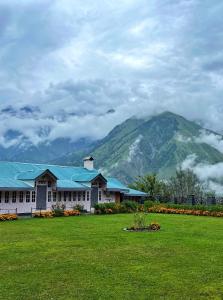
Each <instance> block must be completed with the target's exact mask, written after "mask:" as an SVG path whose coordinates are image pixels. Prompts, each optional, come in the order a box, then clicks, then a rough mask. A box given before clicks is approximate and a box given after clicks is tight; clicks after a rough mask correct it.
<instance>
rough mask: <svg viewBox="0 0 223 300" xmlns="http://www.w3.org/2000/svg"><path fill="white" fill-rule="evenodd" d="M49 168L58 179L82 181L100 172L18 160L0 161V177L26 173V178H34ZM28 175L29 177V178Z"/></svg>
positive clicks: (17, 175)
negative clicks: (19, 161)
mask: <svg viewBox="0 0 223 300" xmlns="http://www.w3.org/2000/svg"><path fill="white" fill-rule="evenodd" d="M46 170H49V171H50V172H51V173H53V174H54V175H55V176H56V177H57V178H58V179H60V180H67V179H69V180H74V181H76V180H77V181H78V179H81V180H80V181H84V180H82V179H89V178H92V179H93V178H95V177H96V176H97V175H98V174H100V173H99V172H98V171H97V170H87V169H85V168H83V167H70V166H58V165H49V164H33V163H18V162H6V161H2V162H0V178H13V179H18V178H21V177H23V176H24V175H26V180H32V179H35V176H36V175H38V174H41V173H42V172H44V171H46ZM29 175H30V178H29Z"/></svg>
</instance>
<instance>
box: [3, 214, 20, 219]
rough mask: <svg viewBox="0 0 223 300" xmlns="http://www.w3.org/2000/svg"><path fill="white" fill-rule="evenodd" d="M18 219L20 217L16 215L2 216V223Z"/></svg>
mask: <svg viewBox="0 0 223 300" xmlns="http://www.w3.org/2000/svg"><path fill="white" fill-rule="evenodd" d="M17 219H18V217H17V215H16V214H0V221H14V220H17Z"/></svg>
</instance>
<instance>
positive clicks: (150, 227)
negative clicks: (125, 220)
mask: <svg viewBox="0 0 223 300" xmlns="http://www.w3.org/2000/svg"><path fill="white" fill-rule="evenodd" d="M124 230H125V231H133V232H134V231H136V232H142V231H158V230H160V225H159V224H158V223H156V222H152V223H151V224H150V225H148V226H144V227H137V226H132V227H129V228H124Z"/></svg>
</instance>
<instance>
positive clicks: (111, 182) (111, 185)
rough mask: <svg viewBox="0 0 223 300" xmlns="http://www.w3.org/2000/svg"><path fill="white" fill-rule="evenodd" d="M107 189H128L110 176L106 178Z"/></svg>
mask: <svg viewBox="0 0 223 300" xmlns="http://www.w3.org/2000/svg"><path fill="white" fill-rule="evenodd" d="M107 189H108V190H111V191H112V190H114V191H123V192H124V191H128V190H129V188H128V187H126V186H125V185H124V184H122V183H121V182H120V181H119V180H118V179H116V178H112V177H110V178H107Z"/></svg>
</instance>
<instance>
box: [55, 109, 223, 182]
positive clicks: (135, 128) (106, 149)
mask: <svg viewBox="0 0 223 300" xmlns="http://www.w3.org/2000/svg"><path fill="white" fill-rule="evenodd" d="M222 141H223V140H222V136H221V135H219V134H217V133H215V132H212V131H210V130H207V129H204V128H202V127H201V126H200V125H198V124H196V123H195V122H191V121H188V120H186V119H185V118H183V117H182V116H179V115H176V114H173V113H171V112H164V113H162V114H159V115H156V116H154V117H151V118H147V119H146V118H144V119H137V118H134V117H133V118H130V119H127V120H126V121H125V122H123V123H121V124H120V125H118V126H116V127H115V128H114V129H113V130H112V131H111V132H110V133H109V134H108V135H107V136H106V137H105V138H103V139H102V140H100V141H98V142H96V143H94V144H92V150H91V151H90V153H89V152H87V151H85V149H82V150H81V151H75V152H73V153H70V154H67V155H66V156H63V157H61V158H59V159H57V160H55V161H56V162H58V163H63V164H64V163H65V164H74V165H75V164H80V161H81V159H82V157H83V156H84V155H87V154H91V155H92V156H93V157H94V158H95V165H96V167H98V168H101V170H102V171H103V172H104V173H106V174H108V175H111V176H116V177H118V178H120V179H121V180H123V181H124V182H132V181H133V180H134V179H135V178H136V177H137V176H139V175H144V174H146V173H152V172H155V173H157V174H158V175H159V176H160V177H161V178H169V177H170V176H171V175H173V174H174V172H175V170H176V168H177V167H179V166H180V165H181V164H182V163H183V162H184V161H185V160H186V159H187V158H188V156H190V155H194V157H196V159H195V162H196V163H201V162H202V163H206V164H217V163H219V162H223V146H222V145H223V142H222ZM88 150H89V149H88Z"/></svg>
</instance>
